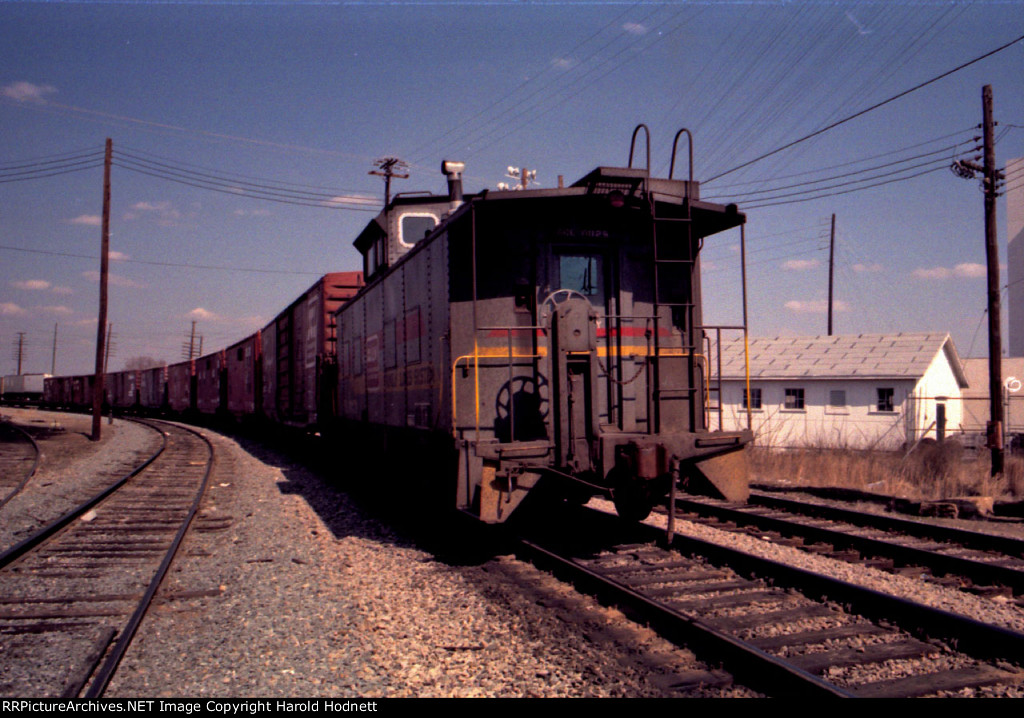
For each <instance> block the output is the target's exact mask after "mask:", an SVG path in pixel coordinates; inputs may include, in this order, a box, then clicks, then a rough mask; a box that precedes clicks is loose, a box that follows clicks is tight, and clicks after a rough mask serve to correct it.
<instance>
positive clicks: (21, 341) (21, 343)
mask: <svg viewBox="0 0 1024 718" xmlns="http://www.w3.org/2000/svg"><path fill="white" fill-rule="evenodd" d="M24 355H25V332H18V376H21V360H22V357H24Z"/></svg>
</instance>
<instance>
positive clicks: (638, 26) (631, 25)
mask: <svg viewBox="0 0 1024 718" xmlns="http://www.w3.org/2000/svg"><path fill="white" fill-rule="evenodd" d="M622 29H623V30H625V31H626V32H628V33H629V34H630V35H646V34H647V26H646V25H644V24H642V23H639V22H627V23H626V24H625V25H623V26H622Z"/></svg>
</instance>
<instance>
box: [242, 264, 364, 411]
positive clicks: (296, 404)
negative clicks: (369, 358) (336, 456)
mask: <svg viewBox="0 0 1024 718" xmlns="http://www.w3.org/2000/svg"><path fill="white" fill-rule="evenodd" d="M362 286H363V273H362V272H332V273H329V274H325V275H324V276H323V277H321V278H320V279H319V280H318V281H317V282H316V283H315V284H314V285H313V286H312V287H310V288H309V289H307V290H306V291H305V292H303V293H302V296H300V297H299V298H298V299H297V300H295V301H294V302H293V303H292V304H290V305H289V306H288V307H287V308H286V309H285V310H284V311H283V312H281V313H280V314H279V315H278V316H277V317H276V318H275V319H274V321H273V322H271V323H270V324H268V325H267V326H266V327H264V329H263V331H262V332H261V338H262V342H261V347H262V352H263V361H262V374H263V376H262V382H263V384H262V392H261V396H262V404H263V408H262V413H263V414H264V415H265V416H267V417H268V418H270V419H271V420H272V421H276V422H280V423H283V424H288V425H293V426H301V427H314V426H316V425H317V424H318V423H320V421H321V420H322V419H324V418H325V417H326V418H331V417H333V416H334V414H335V410H334V402H335V398H336V396H337V330H336V327H335V319H334V314H335V312H336V311H337V310H338V308H339V307H340V306H341V305H342V304H343V303H344V302H346V301H347V300H348V299H349V298H350V297H352V296H353V295H355V293H356V292H357V291H358V290H359V289H360V288H361V287H362Z"/></svg>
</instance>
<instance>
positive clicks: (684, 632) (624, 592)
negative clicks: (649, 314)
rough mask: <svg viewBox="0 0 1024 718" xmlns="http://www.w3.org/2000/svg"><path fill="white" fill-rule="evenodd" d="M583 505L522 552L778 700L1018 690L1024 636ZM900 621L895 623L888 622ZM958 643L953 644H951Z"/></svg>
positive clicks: (532, 538)
mask: <svg viewBox="0 0 1024 718" xmlns="http://www.w3.org/2000/svg"><path fill="white" fill-rule="evenodd" d="M595 514H596V512H587V511H586V510H584V511H583V512H581V513H580V514H579V515H578V516H577V517H575V518H574V519H573V523H574V524H576V522H577V521H579V522H581V523H580V524H578V525H576V526H574V527H573V530H572V535H574V536H579V537H587V536H603V537H605V540H603V541H602V542H600V543H598V542H595V541H592V540H588V539H579V540H574V541H567V540H566V539H565V538H564V537H565V535H566V534H565V533H561V532H560V533H559V535H558V536H546V537H541V538H536V537H531V539H530V540H529V541H528V542H526V543H525V544H524V549H523V550H524V551H525V552H527V553H528V554H529V555H530V557H531V558H532V559H533V560H535V561H536V562H538V563H541V564H543V565H545V566H547V567H549V568H553V569H555V570H556V571H558V572H560V573H561V574H562V575H563V576H564V577H566V578H570V579H571V580H572V581H573V582H575V583H576V584H577V585H578V586H580V587H581V588H584V590H587V591H589V592H595V593H598V594H601V595H602V596H603V597H604V598H605V599H606V600H609V601H612V602H614V603H616V604H618V605H620V606H622V607H624V608H626V609H627V610H629V611H631V612H632V613H633V614H634V615H636V616H638V617H639V618H640V619H642V620H643V621H645V622H649V623H650V624H651V625H652V627H656V628H658V630H660V631H661V632H662V633H663V634H664V635H666V637H668V638H671V639H673V640H677V641H681V642H683V643H685V644H686V645H687V646H688V647H690V648H692V649H694V650H695V652H696V653H697V654H698V656H699V657H701V658H704V659H705V660H709V661H716V660H717V661H722V663H723V667H724V668H725V670H728V671H729V672H731V673H732V674H733V675H734V676H736V678H737V680H739V681H740V682H742V683H743V684H745V685H748V686H750V687H751V688H754V689H755V690H758V691H761V692H764V693H766V694H768V695H774V696H782V695H785V696H795V695H817V696H822V695H830V696H844V697H855V696H857V697H911V696H918V695H934V694H940V695H941V694H953V693H960V692H962V691H967V692H971V691H974V690H976V689H978V688H979V687H983V686H992V685H1016V684H1018V683H1019V682H1020V681H1021V680H1022V679H1024V673H1022V672H1021V671H1020V670H1018V669H1016V668H1013V667H1012V666H1011V665H1010V664H1009V663H1008V662H1013V663H1017V664H1020V663H1021V662H1024V634H1019V633H1016V632H1014V631H1008V630H1006V629H1002V628H999V627H996V626H991V625H987V624H983V623H979V622H977V621H973V620H970V619H966V618H964V617H961V616H957V615H954V614H950V613H946V612H944V611H939V610H936V609H932V608H929V607H927V606H923V605H920V604H916V603H913V602H911V601H907V600H905V599H900V598H895V597H892V596H887V595H885V594H881V593H878V592H875V591H870V590H867V589H864V588H861V587H858V586H853V585H850V584H846V583H844V582H842V581H838V580H835V579H831V578H828V577H824V576H820V575H817V574H813V573H811V572H808V571H804V570H800V569H795V568H792V567H789V566H786V565H783V564H779V563H776V562H772V561H767V560H764V559H760V558H756V557H753V556H750V555H747V554H743V553H741V552H738V551H733V550H731V549H725V548H722V547H719V546H714V545H711V544H707V543H704V542H701V541H697V540H694V539H685V538H682V537H678V536H677V537H675V539H674V540H673V542H672V544H671V546H665V545H664V532H662V531H660V530H658V529H654V528H653V527H649V526H631V527H624V526H623V525H622V524H621V523H620V522H618V521H617V520H616V519H614V518H613V517H609V516H607V515H604V514H600V515H595ZM893 626H899V627H900V628H899V629H897V628H893ZM953 646H956V648H953Z"/></svg>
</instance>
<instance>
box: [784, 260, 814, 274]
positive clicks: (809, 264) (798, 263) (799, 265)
mask: <svg viewBox="0 0 1024 718" xmlns="http://www.w3.org/2000/svg"><path fill="white" fill-rule="evenodd" d="M782 266H783V268H785V269H789V270H792V271H794V272H803V271H806V270H808V269H814V268H815V267H820V266H821V262H820V261H819V260H817V259H791V260H789V261H788V262H784V263H783V265H782Z"/></svg>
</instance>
